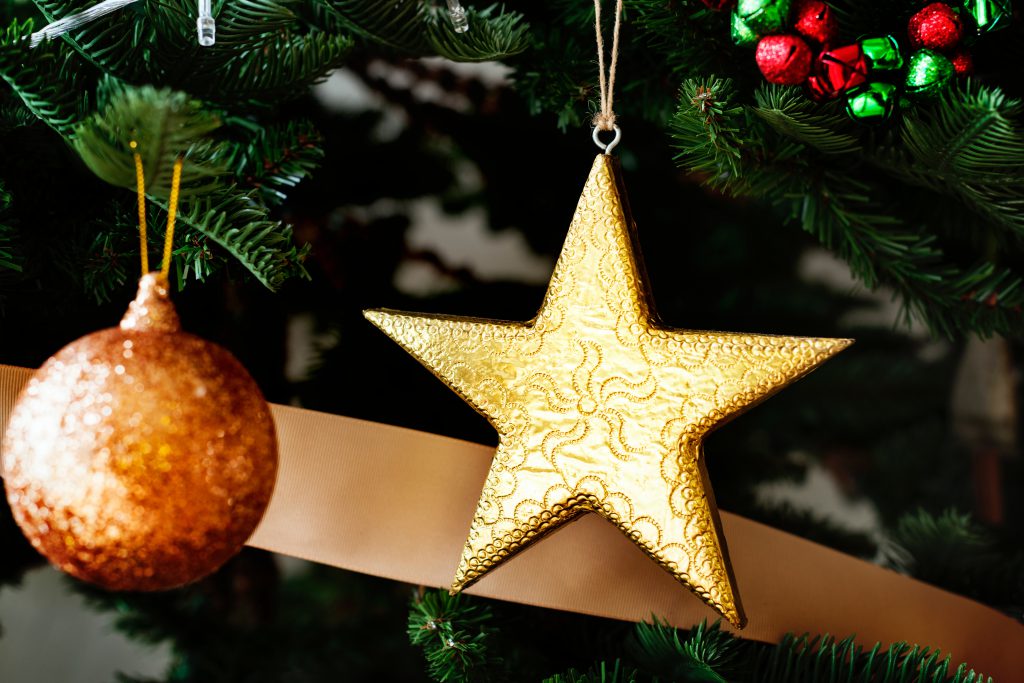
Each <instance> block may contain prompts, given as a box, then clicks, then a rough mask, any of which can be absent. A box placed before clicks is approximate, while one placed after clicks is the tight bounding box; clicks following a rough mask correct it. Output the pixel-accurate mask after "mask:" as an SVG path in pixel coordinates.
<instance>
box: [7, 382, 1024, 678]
mask: <svg viewBox="0 0 1024 683" xmlns="http://www.w3.org/2000/svg"><path fill="white" fill-rule="evenodd" d="M31 375H32V371H31V370H28V369H25V368H14V367H9V366H0V427H2V428H4V429H6V426H7V418H8V415H9V413H10V411H11V408H12V406H13V405H14V401H15V399H16V398H17V393H18V391H19V390H20V389H21V387H22V386H23V385H24V384H25V383H26V382H27V381H28V379H29V378H30V377H31ZM272 409H273V413H274V421H275V423H276V426H277V430H278V431H277V433H278V444H279V448H280V467H279V470H278V479H277V487H276V489H275V490H274V496H273V499H272V500H271V501H270V507H269V508H268V509H267V512H266V514H265V515H264V517H263V521H262V523H261V524H260V526H259V528H257V529H256V532H255V533H254V534H253V536H252V538H251V539H250V540H249V545H252V546H254V547H257V548H263V549H265V550H272V551H274V552H278V553H284V554H286V555H293V556H295V557H301V558H304V559H307V560H312V561H314V562H320V563H323V564H329V565H333V566H335V567H341V568H342V569H348V570H351V571H357V572H362V573H364V574H373V575H375V576H382V577H385V578H389V579H394V580H396V581H405V582H407V583H413V584H421V585H426V586H438V587H442V586H444V587H446V586H448V585H449V584H450V583H451V578H452V575H453V573H454V571H455V567H456V565H457V564H458V561H459V556H460V553H461V551H462V546H463V544H464V542H465V540H466V539H465V536H466V532H467V530H468V528H469V523H470V521H471V519H472V517H473V510H474V506H475V505H476V502H477V499H478V498H479V495H480V489H481V487H482V485H483V481H484V477H485V476H486V474H487V470H488V467H489V465H490V461H491V456H492V455H493V449H491V448H489V447H486V446H481V445H479V444H473V443H468V442H465V441H459V440H456V439H450V438H447V437H443V436H437V435H435V434H427V433H425V432H418V431H413V430H408V429H402V428H400V427H392V426H389V425H383V424H377V423H373V422H367V421H364V420H356V419H352V418H348V417H341V416H337V415H328V414H325V413H317V412H313V411H309V410H302V409H299V408H292V407H288V406H278V405H275V406H272ZM721 518H722V527H723V531H724V532H725V535H726V537H727V538H728V539H729V551H730V556H731V558H732V563H733V570H734V572H735V576H736V582H737V584H738V585H739V586H740V587H741V589H742V591H743V600H744V604H745V605H746V607H747V613H748V616H749V623H748V625H747V627H746V628H745V629H743V632H742V635H743V637H744V638H750V639H754V640H762V641H766V642H778V640H779V639H780V638H781V637H782V636H783V635H784V634H785V633H787V632H792V633H797V634H801V633H804V632H809V633H824V632H828V633H831V634H834V635H839V636H845V635H848V634H856V635H857V640H858V642H861V643H863V644H866V645H869V646H870V645H873V644H874V643H875V642H876V641H878V642H881V643H883V644H889V643H893V642H897V641H901V640H906V641H910V642H912V643H919V644H922V645H930V646H932V647H936V648H940V649H942V651H943V652H945V653H949V654H951V655H952V657H953V660H954V661H956V662H959V661H965V662H967V663H968V664H969V665H970V666H971V667H973V668H974V669H975V670H978V671H982V672H984V673H985V674H986V675H989V676H992V677H994V678H996V679H997V680H1000V681H1002V682H1003V683H1009V682H1010V681H1015V680H1020V678H1021V677H1022V675H1024V625H1022V624H1020V623H1018V622H1017V621H1015V620H1013V619H1011V618H1009V617H1007V616H1005V615H1003V614H1000V613H999V612H997V611H996V610H993V609H991V608H989V607H985V606H984V605H981V604H978V603H976V602H973V601H971V600H968V599H967V598H964V597H961V596H958V595H954V594H952V593H948V592H946V591H944V590H941V589H939V588H935V587H933V586H929V585H927V584H925V583H921V582H920V581H916V580H914V579H911V578H908V577H906V576H901V575H899V574H896V573H895V572H892V571H889V570H886V569H882V568H881V567H876V566H875V565H872V564H870V563H868V562H863V561H861V560H858V559H856V558H853V557H850V556H848V555H844V554H842V553H838V552H836V551H834V550H830V549H829V548H825V547H823V546H820V545H818V544H816V543H811V542H810V541H806V540H804V539H802V538H799V537H797V536H793V535H791V534H787V533H784V532H782V531H778V530H777V529H773V528H771V527H767V526H764V525H762V524H758V523H757V522H753V521H751V520H749V519H745V518H743V517H739V516H737V515H733V514H730V513H728V512H722V513H721ZM467 592H468V593H473V594H476V595H481V596H485V597H489V598H496V599H499V600H510V601H513V602H520V603H526V604H529V605H537V606H540V607H547V608H551V609H559V610H567V611H571V612H579V613H582V614H592V615H597V616H602V617H610V618H613V619H625V620H631V621H639V620H643V619H650V618H651V617H652V616H657V617H659V618H661V619H664V620H667V621H668V622H669V623H670V624H673V625H675V626H679V627H682V628H689V627H691V626H693V625H694V624H696V623H698V622H700V621H701V620H704V619H708V620H714V619H715V617H716V614H715V613H714V612H713V611H712V610H711V609H710V608H709V607H707V606H705V605H704V603H702V602H701V601H700V600H699V599H698V598H696V597H694V596H693V595H691V594H690V593H688V592H687V591H685V590H682V589H681V588H680V587H679V584H678V583H676V582H675V581H674V580H673V579H672V577H671V576H669V574H668V573H666V572H665V571H664V570H662V569H661V568H660V567H659V566H657V565H656V564H655V563H654V562H651V561H650V560H649V559H648V558H647V557H646V556H645V555H644V554H643V553H641V552H640V550H638V549H637V548H636V547H635V546H634V545H633V544H632V543H630V541H629V540H628V539H626V538H625V537H624V536H623V535H622V534H620V533H619V532H618V531H617V530H616V529H615V528H614V527H613V526H612V525H611V524H608V523H607V522H605V521H604V520H602V519H600V518H599V517H597V516H596V515H584V516H583V517H582V518H581V519H580V520H579V521H577V522H574V523H573V524H570V525H568V527H567V528H566V529H564V530H562V531H559V532H557V533H555V534H554V535H552V536H551V537H550V538H548V539H545V540H544V541H543V542H542V543H538V544H537V545H536V546H534V547H532V548H530V549H529V550H527V551H524V552H523V553H522V554H521V555H519V556H517V557H516V558H515V559H514V560H512V561H511V562H509V563H507V564H505V565H504V566H503V567H501V568H499V569H497V570H495V571H494V572H492V573H491V574H489V575H488V576H487V577H485V578H483V579H481V580H480V582H479V583H477V584H476V585H474V586H473V587H472V588H470V589H468V590H467ZM725 628H730V630H731V627H728V626H725Z"/></svg>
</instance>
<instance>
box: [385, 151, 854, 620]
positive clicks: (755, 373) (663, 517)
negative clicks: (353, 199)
mask: <svg viewBox="0 0 1024 683" xmlns="http://www.w3.org/2000/svg"><path fill="white" fill-rule="evenodd" d="M614 164H615V162H614V160H613V159H612V158H611V157H609V156H606V155H599V156H598V157H597V159H596V160H595V162H594V166H593V168H592V170H591V173H590V178H589V179H588V181H587V184H586V187H585V188H584V191H583V196H582V197H581V198H580V203H579V206H578V207H577V209H576V214H575V216H574V218H573V221H572V225H571V226H570V228H569V234H568V236H567V238H566V241H565V246H564V247H563V249H562V254H561V256H560V257H559V260H558V263H557V265H556V266H555V272H554V274H553V275H552V277H551V283H550V285H549V286H548V292H547V295H546V297H545V299H544V303H543V305H542V307H541V310H540V312H539V313H538V314H537V317H536V318H534V319H533V320H532V321H529V322H526V323H511V322H500V321H493V322H491V321H483V320H473V319H465V318H452V317H440V316H428V315H419V314H411V313H398V312H388V311H368V312H367V313H366V316H367V318H369V319H370V321H372V322H373V323H374V324H375V325H377V326H378V327H380V328H381V330H383V331H384V332H385V333H386V334H387V335H388V336H390V337H391V338H393V339H394V340H396V341H397V342H398V343H399V344H401V345H402V346H403V347H404V348H405V349H406V350H407V351H408V352H409V353H411V354H412V355H413V356H415V357H416V358H417V359H418V360H419V361H420V362H421V363H423V365H425V366H426V367H427V368H428V369H430V370H431V371H432V372H434V373H435V374H436V375H437V376H438V377H439V378H440V379H441V380H442V381H444V382H445V383H446V384H447V385H448V386H449V387H451V388H452V389H453V390H455V391H456V392H457V393H458V394H459V395H460V396H462V398H463V399H465V400H466V401H467V402H468V403H469V404H470V405H472V406H473V407H474V408H476V409H477V410H478V411H479V412H480V413H482V414H483V415H484V416H485V417H487V418H488V420H489V421H490V422H491V424H493V425H494V427H495V428H496V429H497V431H498V434H499V445H498V450H497V452H496V453H495V456H494V460H493V462H492V464H491V469H490V472H489V474H488V476H487V480H486V482H485V483H484V489H483V494H482V496H481V498H480V502H479V505H478V507H477V511H476V514H475V516H474V518H473V521H472V527H471V529H470V531H469V538H468V540H467V542H466V546H465V550H464V551H463V555H462V559H461V561H460V563H459V567H458V570H457V574H456V577H455V581H454V583H453V586H452V590H453V591H459V590H461V589H462V588H465V587H466V586H469V585H470V584H472V583H473V582H474V581H476V580H477V579H479V578H480V577H482V576H484V575H485V574H486V573H487V572H489V571H490V570H492V569H494V568H495V567H498V566H500V565H501V564H502V563H503V562H505V561H506V560H507V559H508V558H510V557H512V556H513V555H515V554H516V553H517V552H519V551H520V550H522V549H524V548H526V547H528V546H529V545H530V544H531V543H533V542H535V541H537V540H538V539H540V538H541V537H542V536H543V535H544V534H546V533H548V532H551V531H554V530H555V529H557V528H558V527H560V526H561V525H562V524H564V523H565V522H568V521H570V520H572V519H573V518H575V517H577V516H578V515H579V514H581V513H584V512H595V513H597V514H599V515H601V516H603V517H604V518H606V519H608V520H609V521H610V522H611V523H613V524H614V525H615V526H617V527H618V528H619V529H620V530H621V531H622V532H623V533H624V534H625V535H626V536H627V537H629V538H630V539H631V540H632V541H633V542H634V543H636V544H637V545H638V546H639V547H640V548H641V549H642V550H643V551H644V552H646V553H647V554H648V555H649V556H650V557H651V558H652V559H654V560H655V561H656V562H658V563H659V564H660V565H661V566H662V567H663V568H664V569H665V570H666V571H668V572H669V573H671V574H672V575H673V576H674V577H675V578H676V579H677V580H678V581H680V582H681V583H682V584H683V585H685V586H687V587H688V588H689V589H690V590H692V591H693V592H694V593H696V594H697V595H698V596H699V597H700V598H701V599H702V600H704V601H705V602H706V603H707V604H709V605H711V606H712V607H713V608H714V609H716V610H718V611H719V612H720V613H721V614H722V615H724V616H725V617H726V618H727V619H728V620H729V621H730V622H732V623H733V624H736V625H737V626H739V625H742V624H743V622H744V618H743V612H742V609H741V607H740V604H739V600H738V597H737V596H736V593H735V589H734V586H733V581H732V578H731V576H730V569H729V563H728V557H727V553H726V549H725V546H724V543H723V541H722V538H721V532H720V531H719V524H718V514H717V511H716V509H715V504H714V498H713V497H712V496H711V493H710V489H709V488H708V487H707V485H706V483H705V482H706V476H705V474H704V471H703V455H702V443H703V439H704V436H705V435H706V434H708V433H709V432H710V431H712V430H713V429H715V428H716V427H718V426H719V425H721V424H722V423H724V422H725V421H727V420H729V419H730V418H732V417H735V416H736V415H737V414H738V413H740V412H742V411H744V410H746V409H747V408H749V407H750V406H752V405H754V404H755V403H758V402H759V401H761V400H763V399H764V398H766V397H768V396H769V395H771V394H773V393H775V392H776V391H778V390H779V389H781V388H782V387H784V386H785V385H787V384H789V383H790V382H792V381H794V380H796V379H798V378H799V377H802V376H803V375H805V374H807V373H808V372H810V371H811V370H812V369H814V368H815V367H816V366H817V365H818V364H820V363H821V362H823V361H824V360H825V359H827V358H829V357H830V356H832V355H833V354H835V353H837V352H838V351H840V350H841V349H843V348H845V347H846V346H847V345H848V344H849V341H848V340H845V339H809V338H800V337H774V336H765V335H747V334H732V333H725V332H693V331H684V330H672V329H668V328H665V327H662V326H661V325H659V324H658V322H657V319H656V316H655V315H654V313H653V311H652V310H651V306H650V303H649V301H650V298H649V294H648V293H647V284H646V283H647V279H646V276H645V275H644V273H643V269H642V268H641V266H640V264H639V259H638V252H637V250H636V247H635V242H634V236H633V224H632V221H631V220H630V219H629V217H628V213H627V211H626V207H625V205H624V202H623V199H622V198H623V196H624V195H622V194H620V191H619V189H618V186H617V182H616V171H615V166H614ZM594 552H598V553H599V552H600V549H598V548H595V549H594ZM566 562H568V563H571V562H572V558H566ZM624 580H625V577H624ZM623 590H629V589H628V588H623Z"/></svg>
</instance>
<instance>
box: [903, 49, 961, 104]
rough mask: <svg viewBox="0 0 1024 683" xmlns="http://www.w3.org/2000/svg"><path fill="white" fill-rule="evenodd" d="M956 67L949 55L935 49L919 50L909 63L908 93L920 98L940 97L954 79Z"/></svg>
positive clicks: (911, 56) (906, 82)
mask: <svg viewBox="0 0 1024 683" xmlns="http://www.w3.org/2000/svg"><path fill="white" fill-rule="evenodd" d="M955 75H956V69H954V68H953V62H951V61H949V58H948V57H945V56H944V55H940V54H939V53H938V52H935V51H934V50H918V51H917V52H915V53H914V54H912V55H910V61H909V62H908V63H907V77H906V80H905V81H904V83H905V84H906V88H907V94H908V95H912V96H914V97H918V98H925V99H927V98H931V97H938V96H939V95H940V94H941V93H942V91H943V90H945V89H946V87H947V86H949V84H950V83H951V82H952V81H953V77H954V76H955Z"/></svg>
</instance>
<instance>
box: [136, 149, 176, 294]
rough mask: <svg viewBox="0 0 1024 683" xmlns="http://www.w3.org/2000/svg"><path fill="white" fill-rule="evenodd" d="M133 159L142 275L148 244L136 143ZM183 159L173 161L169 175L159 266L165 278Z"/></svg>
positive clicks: (143, 179) (142, 177)
mask: <svg viewBox="0 0 1024 683" xmlns="http://www.w3.org/2000/svg"><path fill="white" fill-rule="evenodd" d="M130 145H131V148H132V152H133V156H134V157H135V191H136V195H137V196H138V205H139V253H140V255H141V257H142V274H143V275H145V274H146V273H148V272H149V242H148V238H147V236H146V176H145V173H144V172H143V170H142V155H141V154H139V151H138V147H139V145H138V143H136V142H135V141H134V140H132V141H131V143H130ZM183 163H184V158H183V157H180V156H179V157H178V158H177V159H175V160H174V171H173V172H172V174H171V197H170V200H169V202H168V206H167V233H166V234H165V235H164V258H163V263H162V264H161V266H160V274H161V275H162V276H163V277H164V278H166V277H167V276H168V274H169V273H170V270H171V252H172V251H173V249H174V222H175V220H176V219H177V217H178V195H179V194H180V190H181V167H182V165H183Z"/></svg>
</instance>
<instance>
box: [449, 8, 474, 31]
mask: <svg viewBox="0 0 1024 683" xmlns="http://www.w3.org/2000/svg"><path fill="white" fill-rule="evenodd" d="M447 2H448V15H449V16H450V17H451V18H452V28H453V29H455V32H456V33H465V32H466V31H468V30H469V19H468V18H467V17H466V8H465V7H463V6H462V4H461V3H459V0H447Z"/></svg>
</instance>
